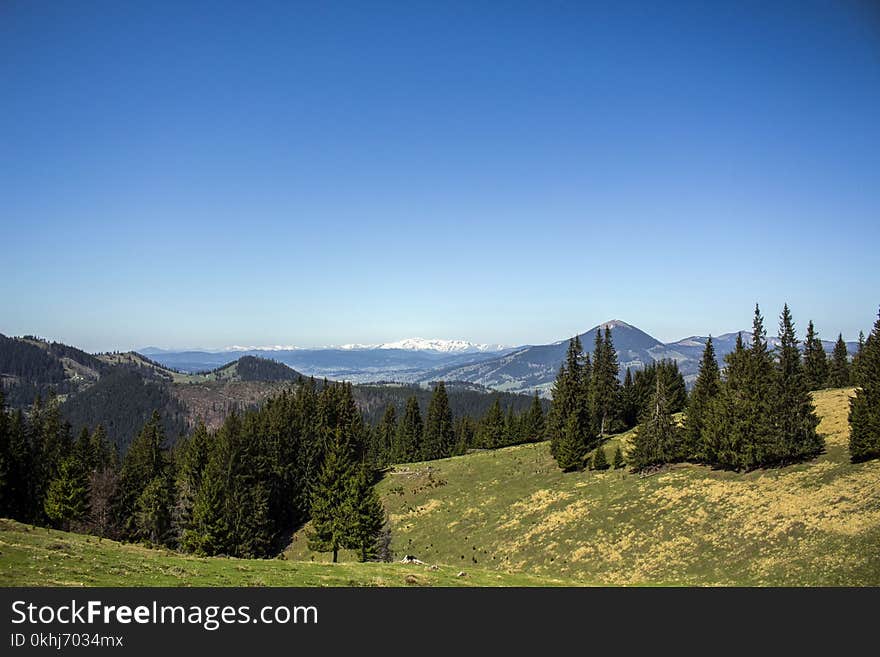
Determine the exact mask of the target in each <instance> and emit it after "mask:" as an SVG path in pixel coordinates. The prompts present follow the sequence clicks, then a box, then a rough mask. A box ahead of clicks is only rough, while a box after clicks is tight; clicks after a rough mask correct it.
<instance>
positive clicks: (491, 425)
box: [477, 395, 505, 449]
mask: <svg viewBox="0 0 880 657" xmlns="http://www.w3.org/2000/svg"><path fill="white" fill-rule="evenodd" d="M504 432H505V423H504V414H503V413H502V412H501V400H500V398H499V397H498V396H497V395H496V396H495V401H494V402H492V405H491V406H490V407H489V410H488V411H486V415H485V416H484V417H483V419H482V420H480V426H479V428H478V429H477V442H478V443H479V445H480V447H483V448H485V449H497V448H498V447H502V446H503V445H504V439H505V436H504Z"/></svg>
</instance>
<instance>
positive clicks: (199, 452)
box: [173, 421, 210, 540]
mask: <svg viewBox="0 0 880 657" xmlns="http://www.w3.org/2000/svg"><path fill="white" fill-rule="evenodd" d="M209 455H210V444H209V437H208V429H207V427H206V426H205V423H204V422H202V421H199V423H198V424H197V425H196V428H195V430H194V431H193V434H192V436H189V437H188V438H186V439H184V440H183V441H182V442H179V443H178V445H177V449H176V450H175V459H176V460H177V468H176V477H177V481H176V485H175V492H176V494H177V501H176V504H175V507H174V513H173V524H174V531H175V534H176V537H177V538H178V539H179V540H182V538H183V536H184V534H186V533H187V532H188V531H190V530H191V529H192V526H193V523H192V513H193V506H194V505H195V501H196V496H197V495H198V492H199V488H201V486H202V476H203V475H204V472H205V468H206V467H207V466H208V457H209Z"/></svg>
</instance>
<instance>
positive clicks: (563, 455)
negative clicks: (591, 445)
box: [556, 411, 590, 472]
mask: <svg viewBox="0 0 880 657" xmlns="http://www.w3.org/2000/svg"><path fill="white" fill-rule="evenodd" d="M589 433H590V428H589V427H588V426H587V422H586V418H585V417H584V414H583V413H581V412H577V411H575V412H573V413H571V414H570V415H569V416H568V420H567V421H566V423H565V428H564V429H563V431H562V435H560V436H559V440H558V443H557V446H556V463H557V465H559V467H560V468H561V469H562V471H563V472H571V471H573V470H580V469H581V468H583V467H584V460H585V459H586V454H587V442H586V437H587V436H588V435H589Z"/></svg>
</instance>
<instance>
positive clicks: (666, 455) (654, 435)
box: [629, 377, 680, 471]
mask: <svg viewBox="0 0 880 657" xmlns="http://www.w3.org/2000/svg"><path fill="white" fill-rule="evenodd" d="M678 434H679V430H678V428H677V427H676V426H675V421H674V420H673V419H672V414H671V413H670V412H669V405H668V404H667V402H666V391H665V390H664V386H663V384H662V382H661V381H660V378H659V377H658V378H657V379H656V383H655V386H654V396H653V398H652V399H651V407H650V410H649V412H648V413H647V414H646V416H645V417H644V418H643V419H642V423H641V424H640V425H639V428H638V429H637V431H636V435H635V437H634V438H633V449H632V451H631V452H630V454H629V461H630V463H631V464H632V466H633V469H634V470H636V471H642V470H646V469H648V468H650V467H653V466H657V465H662V464H663V463H669V462H671V461H674V460H676V456H677V454H678V452H679V449H680V447H679V444H678V443H679V435H678Z"/></svg>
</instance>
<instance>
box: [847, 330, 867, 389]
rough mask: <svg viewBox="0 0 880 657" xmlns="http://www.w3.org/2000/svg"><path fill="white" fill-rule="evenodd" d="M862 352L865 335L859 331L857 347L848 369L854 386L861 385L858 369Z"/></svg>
mask: <svg viewBox="0 0 880 657" xmlns="http://www.w3.org/2000/svg"><path fill="white" fill-rule="evenodd" d="M864 350H865V333H864V331H859V346H858V348H857V349H856V353H855V355H854V356H853V359H852V367H851V368H850V371H851V372H852V384H853V385H854V386H858V385H861V383H860V381H861V378H860V373H861V370H860V367H859V363H860V362H861V360H862V352H863V351H864Z"/></svg>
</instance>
